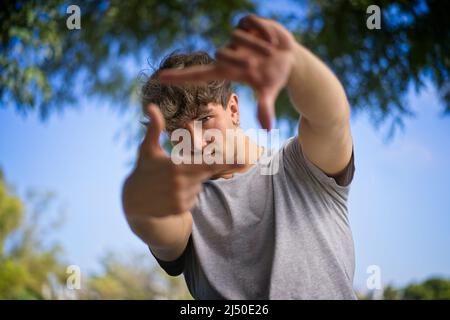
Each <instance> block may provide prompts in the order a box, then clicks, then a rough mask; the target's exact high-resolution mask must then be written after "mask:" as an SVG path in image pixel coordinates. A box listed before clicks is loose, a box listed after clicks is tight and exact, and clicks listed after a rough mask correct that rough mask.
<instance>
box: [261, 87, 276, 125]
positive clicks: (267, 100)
mask: <svg viewBox="0 0 450 320" xmlns="http://www.w3.org/2000/svg"><path fill="white" fill-rule="evenodd" d="M274 105H275V99H274V98H272V97H271V96H268V95H261V96H260V97H259V99H258V114H257V116H258V121H259V123H260V124H261V126H262V127H263V129H266V130H268V131H270V130H271V129H272V121H273V119H274V117H275V106H274Z"/></svg>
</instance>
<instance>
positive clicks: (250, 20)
mask: <svg viewBox="0 0 450 320" xmlns="http://www.w3.org/2000/svg"><path fill="white" fill-rule="evenodd" d="M238 28H241V29H243V30H246V31H251V30H255V31H257V32H258V33H259V35H260V36H261V37H262V38H263V39H264V40H266V41H268V42H269V43H271V44H274V45H276V37H275V36H274V34H273V32H272V31H271V29H270V26H268V24H267V22H265V21H264V19H262V18H260V17H258V16H256V15H254V14H250V15H248V16H245V17H243V18H242V19H241V20H239V23H238Z"/></svg>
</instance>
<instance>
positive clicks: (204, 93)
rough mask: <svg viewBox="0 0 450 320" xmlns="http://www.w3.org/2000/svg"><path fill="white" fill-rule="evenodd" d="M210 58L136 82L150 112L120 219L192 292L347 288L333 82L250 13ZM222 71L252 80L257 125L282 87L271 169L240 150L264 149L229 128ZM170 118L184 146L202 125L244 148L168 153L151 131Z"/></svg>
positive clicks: (342, 172)
mask: <svg viewBox="0 0 450 320" xmlns="http://www.w3.org/2000/svg"><path fill="white" fill-rule="evenodd" d="M216 57H217V61H213V60H212V59H210V58H209V56H208V55H206V54H205V53H201V52H198V53H194V54H185V55H183V54H178V55H176V54H174V55H171V56H170V57H169V58H167V59H166V60H165V61H164V62H163V63H162V65H161V67H160V69H159V70H157V71H156V72H155V73H154V74H153V75H152V76H151V77H150V79H149V80H148V82H147V83H146V84H145V86H144V87H143V106H144V110H145V112H146V114H147V115H148V116H149V117H150V118H151V122H150V124H149V125H148V130H147V133H146V136H145V138H144V141H143V142H142V145H141V147H140V154H139V159H138V163H137V166H136V168H135V169H134V171H133V172H132V173H131V174H130V176H129V177H128V178H127V180H126V182H125V184H124V190H123V204H124V210H125V212H126V217H127V220H128V222H129V224H130V226H131V229H132V230H133V231H134V232H135V233H136V234H137V235H138V236H139V237H140V238H141V239H142V240H143V241H144V242H145V243H146V244H148V246H149V247H150V250H151V252H152V254H153V255H154V256H155V257H156V259H157V261H158V263H159V264H160V265H161V267H162V268H163V269H165V270H166V272H167V273H168V274H170V275H179V274H181V273H184V276H185V279H186V282H187V285H188V288H189V290H190V292H191V294H192V296H193V297H194V298H196V299H354V298H355V294H354V291H353V288H352V281H353V274H354V252H353V241H352V236H351V231H350V227H349V222H348V212H347V197H348V192H349V187H350V182H351V180H352V178H353V172H354V164H353V148H352V147H353V144H352V137H351V133H350V124H349V105H348V102H347V98H346V95H345V92H344V89H343V88H342V86H341V84H340V83H339V81H338V79H337V78H336V77H335V76H334V75H333V73H332V72H331V71H330V70H329V69H328V68H327V67H326V66H325V65H324V64H323V63H322V62H321V61H320V60H319V59H318V58H317V57H316V56H314V55H313V54H312V53H311V52H309V51H308V50H307V49H305V48H304V47H303V46H302V45H301V44H299V43H297V42H296V41H295V39H294V37H293V36H292V35H291V34H290V33H289V32H288V31H287V30H286V29H285V28H284V27H283V26H281V25H280V24H278V23H277V22H275V21H273V20H267V19H263V18H260V17H257V16H254V15H250V16H246V17H245V18H243V19H241V21H240V22H239V24H238V27H237V28H236V29H235V31H234V32H233V33H232V37H231V42H230V44H229V45H228V46H227V47H225V48H222V49H220V50H218V51H217V54H216ZM230 81H239V82H242V83H246V84H248V85H250V86H251V87H252V88H253V89H254V90H255V92H256V94H257V97H258V119H259V120H260V122H261V124H262V126H263V127H264V128H266V129H270V128H271V121H272V118H273V115H274V101H275V99H276V97H277V95H278V93H279V91H280V90H281V89H282V88H283V87H284V86H287V89H288V92H289V94H290V98H291V102H292V105H293V107H294V108H295V109H296V110H297V111H298V112H299V113H300V114H301V118H300V124H299V128H298V135H297V136H295V137H292V138H290V139H289V140H288V141H287V142H286V143H285V144H284V145H283V147H282V148H281V149H280V150H279V151H278V152H277V153H276V154H275V155H272V156H270V157H269V158H268V163H269V166H277V165H279V166H278V168H277V170H275V171H274V172H275V173H274V174H272V175H270V174H269V175H268V174H261V171H260V170H258V168H259V167H261V161H257V162H256V164H255V163H254V161H253V162H252V161H251V159H255V158H256V159H258V160H261V159H263V158H264V157H265V152H264V151H263V150H262V148H261V147H259V146H255V144H254V143H253V142H251V140H250V139H248V137H245V136H243V135H244V134H243V132H242V130H240V129H239V101H238V96H237V95H236V94H235V93H233V92H232V90H231V87H230ZM195 121H201V124H202V125H201V126H200V128H199V127H198V126H195V123H194V122H195ZM177 128H183V129H185V130H187V131H188V132H189V133H190V135H191V136H192V137H193V141H194V143H193V148H194V151H193V153H195V152H202V151H204V150H206V149H207V148H208V145H209V144H211V143H212V139H207V138H205V137H204V136H203V132H204V131H205V130H207V129H216V130H218V131H219V132H225V131H226V130H234V131H235V132H236V135H237V136H238V137H241V138H242V137H243V138H244V140H245V143H244V144H242V145H238V146H236V147H234V149H231V150H232V152H234V153H233V154H232V155H231V157H232V158H235V153H236V152H238V151H243V152H244V153H245V163H244V164H241V165H233V164H205V163H203V164H175V163H174V162H173V161H172V160H171V159H170V158H169V157H168V156H167V155H166V154H165V153H164V152H163V150H162V148H161V146H160V145H159V136H160V133H161V132H162V131H163V130H164V129H166V130H167V132H168V133H169V134H170V133H172V132H173V131H174V130H175V129H177ZM224 136H225V134H224ZM229 143H230V141H227V140H226V141H225V144H224V146H223V148H225V147H226V146H227V145H228V144H229ZM240 149H242V150H240ZM222 151H223V153H226V152H225V151H224V150H222ZM227 156H230V154H228V155H227ZM266 160H267V159H266Z"/></svg>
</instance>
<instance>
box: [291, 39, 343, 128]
mask: <svg viewBox="0 0 450 320" xmlns="http://www.w3.org/2000/svg"><path fill="white" fill-rule="evenodd" d="M287 88H288V92H289V96H290V99H291V102H292V104H293V106H294V107H295V108H296V110H297V111H298V112H299V113H300V114H301V115H302V117H304V118H305V119H306V120H307V121H308V123H309V124H310V125H311V126H314V127H317V128H326V127H333V126H336V125H340V124H345V123H346V122H347V121H348V118H349V113H350V111H349V105H348V101H347V97H346V95H345V91H344V89H343V87H342V85H341V83H340V82H339V80H338V79H337V78H336V76H335V75H334V74H333V72H332V71H331V70H330V69H329V68H328V67H327V66H326V65H325V64H324V63H323V62H322V61H321V60H320V59H319V58H317V57H316V56H315V55H314V54H312V53H311V52H310V51H309V50H308V49H306V48H305V47H303V46H302V45H300V44H298V43H296V45H295V46H294V49H293V64H292V69H291V73H290V75H289V79H288V83H287Z"/></svg>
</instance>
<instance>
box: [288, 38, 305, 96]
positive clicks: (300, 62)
mask: <svg viewBox="0 0 450 320" xmlns="http://www.w3.org/2000/svg"><path fill="white" fill-rule="evenodd" d="M306 57H307V52H306V48H305V47H303V46H302V45H301V44H300V43H298V42H295V43H294V45H293V46H292V49H291V61H292V62H291V70H290V72H289V77H288V82H287V86H288V89H289V87H291V86H292V85H293V84H294V83H295V82H297V81H298V78H301V76H302V74H303V73H304V66H305V60H306V59H305V58H306Z"/></svg>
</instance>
